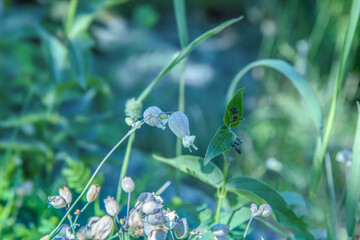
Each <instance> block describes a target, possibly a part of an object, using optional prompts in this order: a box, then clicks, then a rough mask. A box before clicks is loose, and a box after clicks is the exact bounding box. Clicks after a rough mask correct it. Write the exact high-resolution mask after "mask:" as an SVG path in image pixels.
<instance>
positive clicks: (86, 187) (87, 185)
mask: <svg viewBox="0 0 360 240" xmlns="http://www.w3.org/2000/svg"><path fill="white" fill-rule="evenodd" d="M144 123H145V120H143V121H141V122H140V123H139V124H138V125H136V126H135V127H133V128H132V129H131V130H129V131H128V132H127V133H126V134H125V136H124V137H123V138H122V139H120V141H119V142H118V143H117V144H116V145H115V146H114V147H113V148H112V149H111V150H110V152H108V154H106V156H105V157H104V158H103V160H102V161H101V162H100V164H99V165H98V167H97V168H96V170H95V172H94V173H93V175H92V176H91V178H90V179H89V181H88V183H87V184H86V186H85V187H84V189H83V190H82V192H81V193H80V195H79V196H78V198H77V199H76V200H75V201H74V203H73V204H72V205H71V207H70V208H69V210H68V211H67V212H66V213H65V215H64V217H63V218H62V219H61V220H60V222H59V223H58V225H57V226H56V228H55V229H54V230H53V231H52V232H51V234H50V236H49V239H53V238H54V235H55V233H56V232H57V230H58V229H59V228H60V226H61V224H62V223H63V222H64V221H65V219H66V217H67V216H68V215H69V214H70V212H71V210H72V209H73V208H74V207H75V205H76V204H77V203H78V202H79V201H80V199H81V198H82V197H83V196H84V195H85V193H86V191H87V190H88V188H89V187H90V185H91V183H92V181H93V180H94V178H95V177H96V175H97V174H98V172H99V170H100V168H101V167H102V166H103V165H104V163H105V162H106V160H107V159H108V158H109V157H110V156H111V154H112V153H113V152H114V151H115V150H116V149H117V148H118V147H119V146H120V144H121V143H123V142H124V141H125V140H126V139H127V138H128V137H129V136H130V135H131V134H132V133H134V132H135V131H136V130H137V129H138V128H140V127H141V125H143V124H144Z"/></svg>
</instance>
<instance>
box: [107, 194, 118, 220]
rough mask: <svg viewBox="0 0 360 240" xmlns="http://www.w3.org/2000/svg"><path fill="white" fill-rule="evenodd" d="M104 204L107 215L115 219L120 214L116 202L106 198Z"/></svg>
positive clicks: (111, 198)
mask: <svg viewBox="0 0 360 240" xmlns="http://www.w3.org/2000/svg"><path fill="white" fill-rule="evenodd" d="M104 203H105V209H106V213H107V214H109V215H110V216H112V217H115V216H117V215H118V214H119V212H120V207H119V204H118V203H117V202H116V200H115V199H114V198H113V197H110V196H108V197H107V198H106V199H104Z"/></svg>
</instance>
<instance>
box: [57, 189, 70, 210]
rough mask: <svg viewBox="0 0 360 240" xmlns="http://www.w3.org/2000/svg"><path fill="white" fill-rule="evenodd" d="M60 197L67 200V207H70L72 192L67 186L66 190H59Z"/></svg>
mask: <svg viewBox="0 0 360 240" xmlns="http://www.w3.org/2000/svg"><path fill="white" fill-rule="evenodd" d="M59 195H60V197H62V198H63V199H64V200H65V202H66V204H67V206H68V207H70V204H71V202H72V194H71V192H70V190H69V189H68V188H67V187H66V186H64V188H59Z"/></svg>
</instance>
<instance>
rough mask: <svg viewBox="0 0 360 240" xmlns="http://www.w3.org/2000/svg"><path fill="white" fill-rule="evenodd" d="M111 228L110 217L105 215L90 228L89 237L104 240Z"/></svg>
mask: <svg viewBox="0 0 360 240" xmlns="http://www.w3.org/2000/svg"><path fill="white" fill-rule="evenodd" d="M113 227H114V222H113V219H112V217H110V216H108V215H105V216H103V217H102V218H100V220H99V221H97V222H96V223H95V224H94V225H93V226H92V227H91V232H90V237H92V238H95V239H100V240H104V239H106V238H107V237H108V236H109V235H110V233H111V231H112V229H113Z"/></svg>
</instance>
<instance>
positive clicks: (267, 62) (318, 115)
mask: <svg viewBox="0 0 360 240" xmlns="http://www.w3.org/2000/svg"><path fill="white" fill-rule="evenodd" d="M260 66H263V67H270V68H273V69H275V70H277V71H279V72H280V73H282V74H284V75H285V76H286V77H287V79H289V80H290V81H291V82H292V83H293V84H294V86H295V87H296V89H297V90H298V91H299V93H300V95H301V96H302V97H303V99H304V102H305V104H306V106H307V108H308V109H309V111H310V113H311V118H312V120H313V122H314V124H315V127H316V128H317V129H321V128H322V122H323V114H322V110H321V105H320V101H319V98H318V96H317V94H316V92H315V91H314V89H313V88H312V87H311V85H310V83H309V82H308V81H307V80H306V79H305V77H304V76H303V75H301V74H300V73H299V72H298V71H296V70H295V69H294V68H293V67H292V66H291V65H290V64H288V63H287V62H284V61H282V60H277V59H264V60H258V61H255V62H252V63H250V64H249V65H247V66H246V67H244V68H243V69H242V70H241V71H240V72H239V73H238V74H237V75H236V76H235V77H234V79H233V81H232V82H231V84H230V87H229V90H228V92H227V95H226V99H227V101H229V100H230V98H231V96H232V95H233V94H234V92H235V89H236V85H237V84H238V82H239V81H240V79H241V78H242V77H243V76H244V75H245V74H246V73H247V72H248V71H249V70H250V69H252V68H255V67H260ZM319 132H320V131H319Z"/></svg>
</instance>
